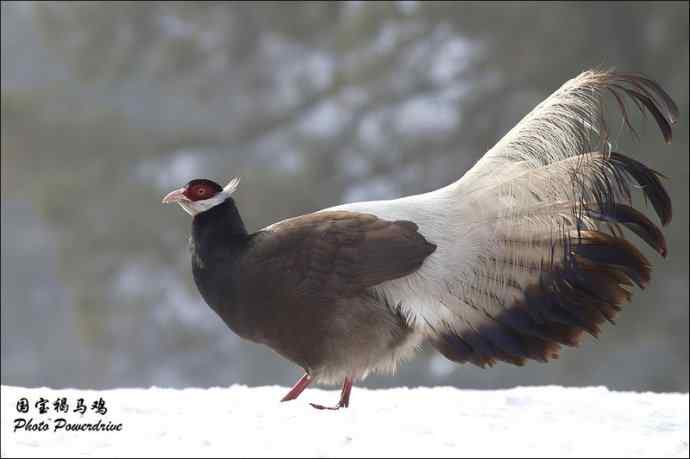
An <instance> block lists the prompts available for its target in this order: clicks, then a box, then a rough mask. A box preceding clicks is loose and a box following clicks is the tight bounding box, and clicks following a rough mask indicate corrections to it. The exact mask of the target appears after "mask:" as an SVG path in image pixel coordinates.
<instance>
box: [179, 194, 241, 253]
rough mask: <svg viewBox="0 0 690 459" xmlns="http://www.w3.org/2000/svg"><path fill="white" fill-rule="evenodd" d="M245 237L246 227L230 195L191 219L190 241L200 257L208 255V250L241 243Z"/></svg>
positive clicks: (219, 249) (226, 247) (216, 249)
mask: <svg viewBox="0 0 690 459" xmlns="http://www.w3.org/2000/svg"><path fill="white" fill-rule="evenodd" d="M247 238H248V234H247V229H246V228H245V226H244V222H243V221H242V217H241V216H240V212H239V211H238V210H237V206H235V200H234V199H232V198H231V197H229V198H228V199H226V200H225V201H223V202H222V203H220V204H218V205H217V206H214V207H212V208H210V209H209V210H207V211H205V212H201V213H200V214H197V215H195V216H194V219H193V221H192V243H193V244H194V248H195V249H196V251H197V255H199V256H202V257H205V256H206V255H209V254H207V253H205V252H206V251H208V250H214V251H221V252H222V251H224V250H223V249H229V248H231V247H232V246H236V245H243V244H244V243H245V242H246V240H247Z"/></svg>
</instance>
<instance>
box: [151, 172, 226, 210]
mask: <svg viewBox="0 0 690 459" xmlns="http://www.w3.org/2000/svg"><path fill="white" fill-rule="evenodd" d="M239 184H240V179H239V177H235V178H233V179H232V180H230V182H229V183H228V184H227V185H225V187H221V186H220V185H218V184H217V183H216V182H214V181H213V180H208V179H194V180H190V181H189V182H188V183H187V184H186V185H185V186H183V187H182V188H178V189H177V190H173V191H171V192H170V193H168V194H166V195H165V197H164V198H163V204H169V203H171V202H176V203H178V204H179V205H180V206H181V207H182V208H183V209H184V210H185V211H187V213H188V214H189V215H191V216H194V215H197V214H199V213H201V212H204V211H206V210H209V209H210V208H212V207H214V206H217V205H218V204H220V203H222V202H224V201H225V200H226V199H228V198H229V197H230V196H231V195H232V193H234V192H235V190H236V189H237V186H238V185H239Z"/></svg>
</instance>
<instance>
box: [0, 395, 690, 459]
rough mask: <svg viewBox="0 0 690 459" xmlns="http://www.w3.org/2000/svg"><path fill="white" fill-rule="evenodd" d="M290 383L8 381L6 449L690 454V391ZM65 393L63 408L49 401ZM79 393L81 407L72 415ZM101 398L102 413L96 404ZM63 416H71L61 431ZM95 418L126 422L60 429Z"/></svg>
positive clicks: (13, 452) (10, 452) (83, 453)
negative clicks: (347, 403) (299, 388)
mask: <svg viewBox="0 0 690 459" xmlns="http://www.w3.org/2000/svg"><path fill="white" fill-rule="evenodd" d="M286 391H287V389H286V388H279V387H260V388H248V387H244V386H233V387H230V388H213V389H185V390H172V389H158V388H152V389H119V390H108V391H83V390H52V389H24V388H19V387H9V386H3V387H2V420H1V422H2V430H1V434H2V456H3V457H20V456H39V457H40V456H73V457H92V456H115V457H117V456H132V457H133V456H228V457H234V456H307V457H316V456H318V457H332V456H373V457H377V456H405V457H411V456H474V457H476V456H484V457H486V456H532V457H551V456H556V457H558V456H617V457H620V456H656V457H688V394H652V393H643V394H638V393H626V392H611V391H608V390H607V389H605V388H598V387H596V388H562V387H525V388H515V389H510V390H497V391H476V390H459V389H454V388H447V387H443V388H440V387H439V388H419V389H388V390H365V389H358V388H355V390H354V391H353V393H352V400H351V401H352V405H351V407H350V408H349V409H347V410H341V411H338V412H323V411H316V410H314V409H313V408H311V407H310V406H309V405H308V402H317V403H322V404H329V405H330V404H332V403H335V402H336V400H337V398H338V393H337V392H336V391H324V390H318V389H308V390H307V391H306V392H305V393H303V394H302V397H301V398H300V399H298V400H296V401H294V402H290V403H283V404H281V403H278V400H279V399H280V398H281V397H282V396H283V395H284V393H285V392H286ZM63 397H64V398H66V402H67V404H68V412H67V413H64V412H60V411H56V409H55V407H54V406H53V403H54V402H55V401H59V399H60V398H63ZM22 398H25V399H26V402H27V404H23V403H22ZM41 398H42V399H43V400H46V401H47V402H46V404H45V408H46V410H47V412H46V413H43V414H41V413H40V412H39V411H40V409H39V408H40V407H37V406H36V403H37V402H40V401H41ZM80 398H83V399H84V406H85V407H86V413H85V414H84V415H83V416H82V415H81V414H80V413H78V412H74V409H75V408H76V407H77V404H78V399H80ZM99 399H102V400H103V404H102V406H101V408H105V409H107V412H105V414H99V413H97V412H96V411H95V408H98V400H99ZM94 402H96V405H95V407H94V409H92V405H93V403H94ZM39 405H40V404H39ZM26 409H28V412H27V413H23V412H21V410H26ZM18 418H22V419H24V420H25V421H26V422H27V423H28V419H30V418H31V419H32V423H31V426H33V427H31V428H34V429H35V428H40V427H37V426H40V425H41V422H43V426H44V427H43V428H47V429H48V430H47V431H26V426H25V427H23V428H20V429H18V430H17V431H14V429H15V424H21V422H17V421H15V419H18ZM60 418H63V419H65V421H64V422H66V424H64V425H63V427H61V428H60V429H59V430H58V431H57V432H54V429H55V426H56V425H60V424H63V422H60V421H58V420H59V419H60ZM99 420H100V424H99V425H101V426H109V427H110V428H111V429H113V428H115V427H117V425H118V424H122V427H121V430H120V431H117V430H111V431H84V432H81V431H65V429H66V428H67V425H70V426H76V427H79V426H80V425H81V426H84V425H93V424H96V423H98V421H99ZM86 428H88V426H87V427H86Z"/></svg>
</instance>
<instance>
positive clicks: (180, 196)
mask: <svg viewBox="0 0 690 459" xmlns="http://www.w3.org/2000/svg"><path fill="white" fill-rule="evenodd" d="M184 192H185V189H184V188H180V189H177V190H174V191H171V192H170V193H168V194H166V195H165V197H164V198H163V204H170V203H171V202H180V201H189V199H188V198H187V196H185V195H184Z"/></svg>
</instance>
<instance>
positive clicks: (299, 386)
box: [280, 373, 311, 402]
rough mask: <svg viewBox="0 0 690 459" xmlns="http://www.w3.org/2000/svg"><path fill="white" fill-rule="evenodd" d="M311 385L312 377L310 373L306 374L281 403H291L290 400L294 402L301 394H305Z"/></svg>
mask: <svg viewBox="0 0 690 459" xmlns="http://www.w3.org/2000/svg"><path fill="white" fill-rule="evenodd" d="M309 384H311V377H310V376H309V373H305V374H304V376H302V377H301V378H300V380H299V381H297V383H296V384H295V385H294V386H293V387H292V389H290V392H288V393H287V395H286V396H285V397H283V398H282V399H281V400H280V401H281V402H289V401H290V400H294V399H296V398H297V397H299V394H301V393H302V392H304V389H306V388H307V386H309Z"/></svg>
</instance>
